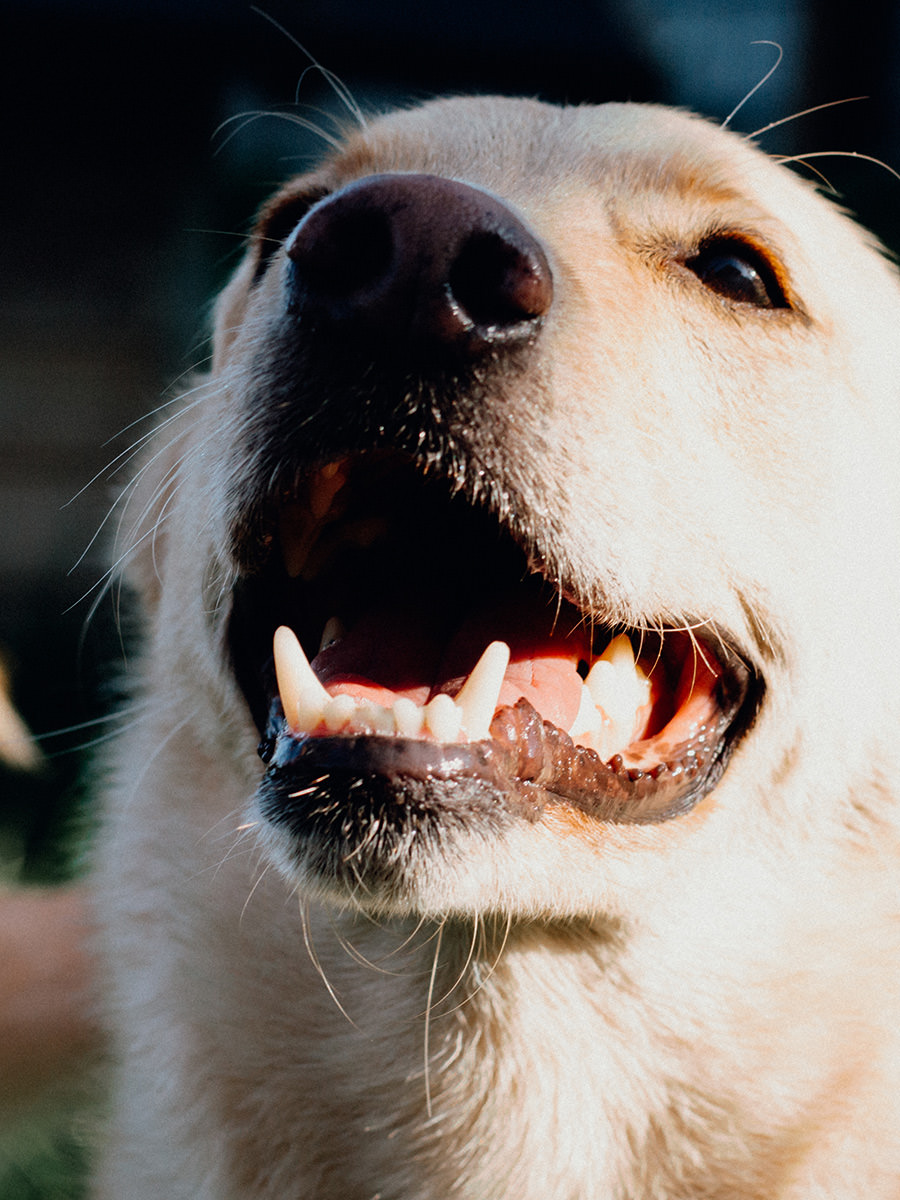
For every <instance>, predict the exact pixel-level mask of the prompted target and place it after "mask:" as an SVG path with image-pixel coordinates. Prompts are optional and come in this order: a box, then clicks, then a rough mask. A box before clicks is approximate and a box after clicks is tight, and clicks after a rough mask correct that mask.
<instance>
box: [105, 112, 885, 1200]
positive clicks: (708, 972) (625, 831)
mask: <svg viewBox="0 0 900 1200" xmlns="http://www.w3.org/2000/svg"><path fill="white" fill-rule="evenodd" d="M898 323H900V288H898V279H897V274H896V272H895V270H894V268H893V266H892V265H891V264H890V263H889V262H888V261H887V259H886V257H885V255H884V254H883V252H882V251H881V249H880V248H879V247H878V245H877V244H876V243H875V241H874V239H873V238H872V237H870V236H869V235H868V234H866V233H865V232H863V231H862V230H861V229H860V228H859V227H857V226H856V225H855V224H854V223H853V221H852V220H851V219H850V218H849V217H848V216H847V215H846V214H844V213H843V212H842V211H840V210H839V209H838V208H837V207H836V206H835V205H834V204H833V203H832V202H831V201H830V200H828V199H826V198H824V197H823V196H821V195H820V194H818V192H817V191H816V189H815V188H814V187H813V186H811V185H810V184H809V183H807V182H806V181H804V180H802V179H800V178H799V177H798V176H797V175H796V174H794V173H793V172H792V171H790V170H789V169H788V168H787V167H786V166H785V165H784V164H781V163H779V162H776V161H774V160H773V159H771V158H770V157H768V156H767V155H765V154H763V153H762V152H761V151H759V150H758V149H757V148H755V147H754V146H753V145H752V144H751V142H750V141H749V140H748V139H743V138H741V137H739V136H738V135H736V134H734V133H732V132H731V131H728V130H725V129H721V128H717V127H715V126H714V125H712V124H710V123H708V122H707V121H705V120H703V119H701V118H698V117H694V116H691V115H686V114H684V113H681V112H676V111H672V110H668V109H666V108H663V107H656V106H643V105H637V104H608V105H603V106H599V107H587V106H584V107H555V106H551V105H545V104H543V103H541V102H538V101H530V100H515V99H506V98H484V97H481V98H454V99H447V100H435V101H431V102H429V103H427V104H425V105H424V106H421V107H417V108H412V109H409V110H404V111H398V112H395V113H393V114H388V115H385V116H383V117H379V118H377V119H373V120H372V121H371V122H368V123H364V124H361V125H360V126H359V127H358V128H354V129H351V130H349V131H348V132H347V133H346V135H345V136H342V138H341V140H340V143H339V144H338V145H337V146H336V147H335V148H334V149H333V150H332V152H330V153H329V154H328V155H327V156H326V157H325V158H324V160H323V162H322V164H321V165H320V166H319V167H318V168H317V169H315V170H313V171H312V172H311V173H309V174H307V175H304V176H301V177H300V178H297V179H293V180H291V181H290V182H288V183H287V184H286V185H285V186H284V187H283V188H282V189H281V190H280V191H279V192H278V193H277V194H276V195H275V196H274V198H273V199H272V200H271V201H270V202H269V203H267V204H266V205H265V207H264V208H263V210H262V212H261V214H260V216H259V219H258V221H257V223H256V226H255V228H254V230H253V233H252V235H251V236H250V238H249V243H248V248H247V251H246V255H245V257H244V259H243V261H242V264H241V265H240V267H239V268H238V270H237V272H236V274H235V275H234V277H233V279H232V281H231V282H230V283H229V285H228V286H227V287H226V289H225V291H224V293H223V294H222V296H221V297H220V299H219V301H218V303H217V307H216V310H215V320H214V325H215V332H214V345H213V355H212V359H211V368H210V370H209V373H208V375H207V376H205V377H204V378H202V379H201V380H199V381H198V383H197V386H196V388H194V389H193V390H192V391H191V392H189V393H188V394H187V396H186V397H184V399H183V401H182V402H181V404H180V407H178V408H177V410H175V411H174V412H173V413H172V414H171V415H170V416H169V417H167V419H166V420H165V421H163V422H162V427H161V429H160V431H159V433H158V435H157V437H156V439H155V441H153V443H152V444H151V445H150V447H149V448H148V449H147V451H146V452H145V456H144V460H143V463H142V465H141V468H140V470H139V472H138V473H137V476H136V478H135V480H134V482H133V484H132V486H131V487H130V488H129V489H127V491H126V493H125V494H124V498H123V503H125V504H126V505H127V513H126V517H125V518H124V519H123V530H124V531H125V532H124V533H123V538H124V542H125V544H124V545H123V547H122V548H121V550H120V557H121V558H122V559H123V560H127V561H126V565H125V567H124V574H125V577H126V578H127V580H128V581H130V583H131V584H132V585H133V586H134V588H135V589H136V591H137V593H138V594H139V597H140V601H141V604H142V612H143V614H144V616H143V620H144V628H145V639H144V649H143V651H142V654H141V656H140V657H139V660H138V665H137V666H136V667H133V672H134V675H135V677H136V682H135V684H134V694H135V704H136V706H137V708H136V710H135V711H136V713H137V715H136V716H133V717H132V719H131V721H130V723H129V725H130V727H129V730H128V732H127V733H125V734H123V735H122V737H121V739H120V740H119V743H118V745H117V748H116V749H115V751H114V753H113V756H112V759H111V762H110V765H109V785H108V793H107V801H106V806H105V817H104V821H103V827H102V831H101V833H100V836H99V846H98V850H97V864H96V870H95V876H94V884H95V890H96V895H97V897H98V900H97V905H98V909H99V920H100V922H101V924H102V926H103V929H104V932H103V935H102V938H103V940H102V946H103V951H104V954H105V961H106V964H107V968H106V970H107V978H106V983H105V990H106V993H107V995H108V998H109V1002H108V1009H109V1014H108V1016H109V1024H110V1028H111V1030H112V1037H113V1039H114V1046H115V1048H116V1064H117V1065H116V1068H115V1079H114V1083H113V1092H112V1100H111V1104H110V1122H109V1129H108V1131H107V1134H106V1137H105V1143H104V1149H103V1150H102V1152H101V1153H100V1154H99V1156H98V1157H99V1162H98V1165H97V1171H96V1183H95V1195H96V1196H97V1197H99V1198H102V1200H151V1198H152V1200H159V1198H160V1197H162V1196H165V1197H166V1198H167V1200H179V1198H183V1200H262V1198H264V1197H265V1198H276V1197H277V1200H313V1198H315V1200H446V1198H447V1197H451V1196H452V1197H460V1198H465V1200H507V1198H509V1197H513V1196H514V1197H516V1198H517V1200H532V1198H534V1200H537V1198H538V1197H539V1198H540V1200H689V1198H690V1200H698V1198H699V1197H701V1196H702V1197H704V1198H706V1200H738V1198H739V1200H824V1198H825V1197H829V1198H834V1200H838V1198H839V1200H859V1197H861V1196H866V1197H869V1198H870V1200H873V1198H876V1197H885V1198H887V1197H896V1196H897V1195H898V1193H900V1125H898V1095H900V1038H898V1027H900V1021H898V1016H900V996H898V985H897V961H898V958H897V951H898V941H900V921H898V910H900V896H898V881H900V857H898V821H900V805H898V792H900V750H898V738H897V730H898V728H900V724H898V711H897V709H898V697H900V688H898V686H897V681H898V679H900V648H898V640H897V639H895V638H894V637H893V635H892V633H891V630H892V629H893V628H894V625H895V621H896V614H897V612H898V611H900V568H898V555H897V553H896V548H895V538H896V531H897V529H898V528H900V525H898V507H900V494H898V485H897V474H898V472H897V462H898V448H900V428H898V421H900V394H898V393H900V387H898V380H900V339H898V337H897V328H898Z"/></svg>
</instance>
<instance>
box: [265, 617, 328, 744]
mask: <svg viewBox="0 0 900 1200" xmlns="http://www.w3.org/2000/svg"><path fill="white" fill-rule="evenodd" d="M274 652H275V678H276V679H277V681H278V694H279V695H280V696H281V705H282V708H283V709H284V715H285V718H286V719H287V723H288V725H289V726H290V728H291V729H292V730H293V732H294V733H305V732H307V731H308V730H310V729H314V728H315V726H316V725H318V723H319V721H321V719H322V713H323V711H324V709H325V705H326V704H327V703H328V701H329V699H330V697H329V695H328V693H327V692H326V691H325V689H324V688H323V687H322V685H321V683H319V681H318V679H316V677H315V675H314V673H313V669H312V667H311V666H310V665H309V659H308V658H307V657H306V655H305V654H304V653H303V647H302V646H301V645H300V643H299V642H298V641H297V636H296V634H295V633H294V631H293V629H289V628H288V626H287V625H280V626H279V627H278V629H276V630H275V640H274Z"/></svg>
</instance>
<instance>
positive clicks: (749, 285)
mask: <svg viewBox="0 0 900 1200" xmlns="http://www.w3.org/2000/svg"><path fill="white" fill-rule="evenodd" d="M684 265H685V266H686V267H687V268H688V270H689V271H692V272H693V273H694V274H695V275H696V276H697V278H698V279H699V280H700V282H701V283H702V284H704V285H705V286H706V287H708V288H709V289H710V290H711V291H713V292H716V293H717V294H718V295H720V296H724V297H725V299H726V300H733V301H735V302H736V303H738V304H752V305H754V306H755V307H756V308H790V302H789V300H788V298H787V296H786V295H785V292H784V288H783V287H782V286H781V283H780V282H779V279H778V276H777V274H776V272H775V270H774V268H773V267H772V264H771V263H770V262H769V260H768V259H767V258H766V257H765V255H764V254H762V252H761V251H759V250H757V248H756V247H755V246H751V245H750V244H749V243H748V242H745V241H743V240H741V239H740V238H736V237H715V238H710V239H708V240H707V241H705V242H702V243H701V245H700V248H699V249H698V251H697V253H696V254H694V255H693V256H692V257H691V258H688V259H685V263H684Z"/></svg>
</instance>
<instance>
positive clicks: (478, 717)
mask: <svg viewBox="0 0 900 1200" xmlns="http://www.w3.org/2000/svg"><path fill="white" fill-rule="evenodd" d="M508 666H509V646H508V645H507V644H506V642H491V643H490V645H489V646H487V647H486V649H485V651H484V653H483V654H482V656H481V658H479V660H478V662H477V663H476V664H475V666H474V667H473V668H472V670H471V672H470V673H469V678H468V679H467V680H466V682H465V683H464V684H463V685H462V687H461V688H460V690H459V692H458V693H457V696H456V707H457V708H458V709H459V710H460V714H461V720H462V728H463V729H464V730H465V732H466V734H467V736H468V738H469V740H470V741H473V742H477V741H481V739H482V738H486V737H488V735H489V733H490V728H491V721H492V719H493V716H494V710H495V709H496V707H497V701H498V700H499V699H500V688H501V687H502V686H503V676H504V675H505V674H506V668H507V667H508Z"/></svg>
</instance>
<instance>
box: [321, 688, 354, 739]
mask: <svg viewBox="0 0 900 1200" xmlns="http://www.w3.org/2000/svg"><path fill="white" fill-rule="evenodd" d="M355 712H356V701H355V700H354V699H353V697H352V696H350V695H348V694H347V693H346V692H341V693H340V694H339V695H337V696H332V697H331V699H330V700H329V701H328V703H327V704H326V705H325V709H324V711H323V713H322V720H323V721H324V722H325V728H326V729H328V730H329V731H330V732H331V733H340V731H341V730H342V729H343V728H344V726H345V725H346V724H347V722H348V721H349V720H350V718H351V717H352V716H353V714H354V713H355Z"/></svg>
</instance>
